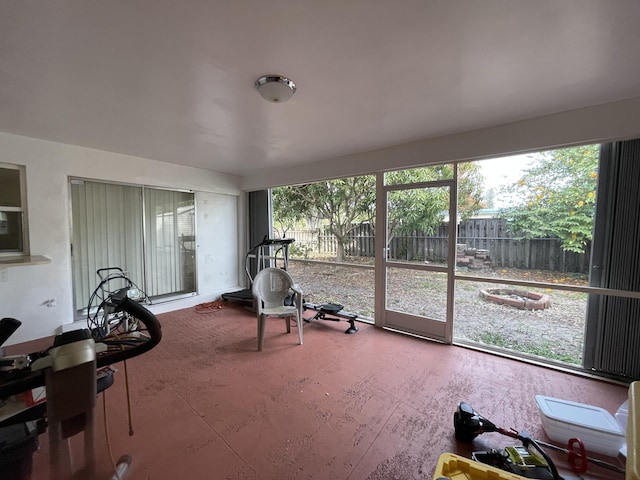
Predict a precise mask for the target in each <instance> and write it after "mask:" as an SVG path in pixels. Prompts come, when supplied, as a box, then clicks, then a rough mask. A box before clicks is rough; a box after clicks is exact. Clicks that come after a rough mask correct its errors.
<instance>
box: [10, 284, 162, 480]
mask: <svg viewBox="0 0 640 480" xmlns="http://www.w3.org/2000/svg"><path fill="white" fill-rule="evenodd" d="M129 295H131V296H135V292H133V291H132V288H131V285H126V286H124V287H122V288H120V289H117V290H114V291H111V292H110V293H108V294H107V296H106V297H105V298H104V299H103V300H102V301H101V302H100V305H101V307H100V308H101V309H102V310H103V314H102V316H101V317H100V318H101V319H102V320H101V321H100V322H99V324H98V325H97V326H96V328H94V329H93V331H92V330H91V329H82V330H74V331H71V332H66V333H62V334H60V335H58V336H56V337H55V339H54V342H53V345H52V346H51V347H50V348H48V349H46V350H43V351H40V352H33V353H28V354H24V355H15V356H9V357H7V356H3V355H0V365H1V366H2V368H1V369H0V405H2V406H3V407H7V406H9V408H6V409H5V408H3V409H2V412H3V415H2V416H0V446H2V445H3V438H4V439H7V438H8V441H5V442H4V445H5V448H6V449H8V450H10V449H11V448H10V447H17V449H18V454H19V456H21V457H22V458H20V457H19V456H18V457H17V458H14V459H13V460H14V461H13V462H11V463H10V464H9V465H3V468H2V470H3V472H2V474H3V477H2V478H3V479H7V480H28V479H29V478H30V477H31V454H32V453H33V451H34V450H35V449H36V448H37V445H38V443H37V436H38V435H40V434H42V433H44V432H45V431H47V430H48V432H49V448H50V473H51V479H52V480H62V479H67V478H71V476H74V478H77V477H75V475H78V474H81V475H82V478H95V459H96V451H95V444H94V442H95V439H94V436H95V431H94V429H95V425H94V423H95V416H94V410H95V401H96V395H97V393H98V392H101V391H103V390H105V389H107V388H109V387H110V386H111V385H112V384H113V381H114V378H113V373H114V372H115V370H114V369H112V368H111V367H110V366H111V365H113V364H115V363H118V362H121V361H125V360H127V359H130V358H133V357H136V356H138V355H142V354H143V353H146V352H148V351H149V350H151V349H152V348H154V347H155V346H156V345H157V344H158V343H159V342H160V340H161V338H162V331H161V327H160V323H159V322H158V320H157V318H156V317H155V315H153V314H152V313H151V312H150V311H149V310H147V309H146V308H145V307H144V306H143V305H142V304H141V303H140V302H139V301H138V299H132V298H130V297H129ZM95 318H96V319H97V318H98V317H95ZM20 325H21V322H19V321H18V320H15V319H11V318H3V319H2V320H0V346H1V345H2V344H3V343H4V342H5V341H6V340H7V339H8V338H9V337H10V336H11V335H12V334H13V333H14V332H15V330H17V328H18V327H19V326H20ZM0 353H1V352H0ZM125 371H126V364H125ZM43 387H44V389H45V391H46V398H39V399H37V401H32V402H17V401H16V399H17V398H24V396H25V394H28V395H31V394H32V393H33V392H36V391H39V390H42V389H43ZM12 407H13V411H12ZM80 433H82V434H83V437H84V438H83V446H84V465H83V467H82V468H81V469H80V470H78V469H77V468H74V465H72V461H71V452H70V448H69V439H70V438H71V437H73V436H75V435H77V434H80ZM130 434H132V430H131V429H130ZM17 435H18V436H17ZM7 443H9V446H7ZM14 450H15V449H14ZM4 453H6V452H4ZM3 456H4V455H3ZM130 463H131V457H129V456H128V455H123V456H122V457H120V460H119V461H118V465H117V466H116V472H115V475H114V476H113V477H112V480H123V479H124V478H125V475H126V473H127V470H128V467H129V465H130Z"/></svg>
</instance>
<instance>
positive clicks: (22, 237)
mask: <svg viewBox="0 0 640 480" xmlns="http://www.w3.org/2000/svg"><path fill="white" fill-rule="evenodd" d="M25 193H26V192H25V187H24V168H23V167H19V166H17V165H7V164H2V163H0V254H13V255H22V254H28V251H27V250H28V248H27V242H26V220H25V219H26V208H25V207H26V202H25V196H26V195H25Z"/></svg>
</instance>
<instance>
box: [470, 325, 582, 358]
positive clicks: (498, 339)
mask: <svg viewBox="0 0 640 480" xmlns="http://www.w3.org/2000/svg"><path fill="white" fill-rule="evenodd" d="M472 340H473V341H475V342H480V343H484V344H485V345H492V346H494V347H500V348H506V349H509V350H515V351H517V352H521V353H526V354H528V355H537V356H539V357H544V358H547V359H550V360H559V361H561V362H566V363H571V364H574V365H581V364H582V359H581V358H580V357H577V356H574V355H570V354H566V353H559V352H556V351H554V349H553V344H552V343H548V342H543V343H539V344H536V343H524V342H519V341H517V340H516V341H512V340H509V339H508V338H507V337H505V336H504V335H502V334H501V333H499V332H490V331H485V332H482V333H480V334H478V335H476V336H475V338H473V339H472Z"/></svg>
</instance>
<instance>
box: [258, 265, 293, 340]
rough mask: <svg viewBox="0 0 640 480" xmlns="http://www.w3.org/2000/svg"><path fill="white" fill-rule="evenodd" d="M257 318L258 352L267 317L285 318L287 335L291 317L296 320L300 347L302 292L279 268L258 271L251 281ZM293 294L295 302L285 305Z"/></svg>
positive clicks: (289, 329) (289, 330) (289, 276)
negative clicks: (286, 300)
mask: <svg viewBox="0 0 640 480" xmlns="http://www.w3.org/2000/svg"><path fill="white" fill-rule="evenodd" d="M251 291H252V293H253V298H254V300H255V308H256V313H257V318H258V351H259V352H261V351H262V347H263V346H264V333H265V327H266V323H267V322H266V319H267V317H268V316H277V317H286V319H285V321H286V325H287V333H291V317H295V318H296V323H297V327H298V339H299V340H300V345H302V324H303V322H304V320H303V318H302V290H301V289H300V287H298V285H296V284H295V283H294V282H293V279H292V278H291V275H289V274H288V273H287V272H286V271H284V270H282V269H280V268H272V267H270V268H265V269H263V270H260V272H258V274H257V275H256V277H255V278H254V279H253V287H252V289H251ZM292 292H293V294H294V298H295V302H294V304H293V305H285V299H286V298H287V297H288V296H290V294H291V293H292Z"/></svg>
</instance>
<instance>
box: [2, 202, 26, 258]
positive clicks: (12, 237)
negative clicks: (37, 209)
mask: <svg viewBox="0 0 640 480" xmlns="http://www.w3.org/2000/svg"><path fill="white" fill-rule="evenodd" d="M0 251H3V252H22V212H3V211H0Z"/></svg>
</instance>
